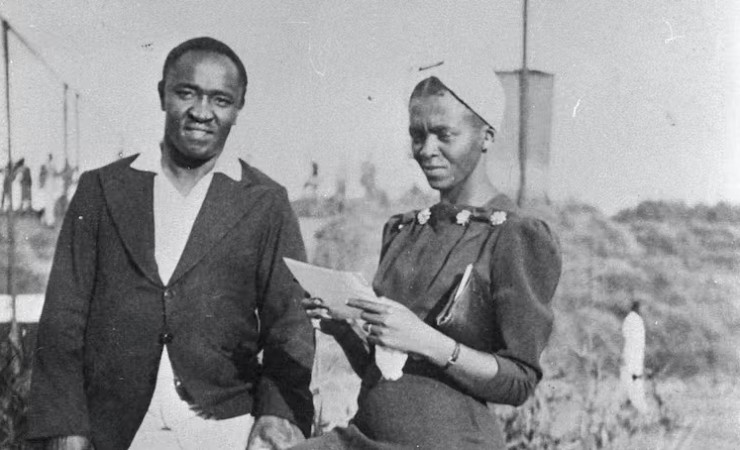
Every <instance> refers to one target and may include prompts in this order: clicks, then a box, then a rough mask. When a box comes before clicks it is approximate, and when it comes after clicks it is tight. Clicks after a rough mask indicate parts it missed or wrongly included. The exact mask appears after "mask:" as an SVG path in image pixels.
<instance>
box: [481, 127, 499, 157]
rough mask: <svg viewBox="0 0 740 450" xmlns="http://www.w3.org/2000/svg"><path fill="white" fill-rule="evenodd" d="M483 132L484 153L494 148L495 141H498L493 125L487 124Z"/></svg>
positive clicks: (482, 149)
mask: <svg viewBox="0 0 740 450" xmlns="http://www.w3.org/2000/svg"><path fill="white" fill-rule="evenodd" d="M481 132H482V133H483V146H482V148H481V151H482V152H483V153H485V152H487V151H488V150H491V149H493V143H494V142H495V141H496V130H494V129H493V127H491V126H489V125H486V126H485V127H483V130H481Z"/></svg>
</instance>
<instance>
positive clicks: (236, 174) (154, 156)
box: [131, 150, 242, 285]
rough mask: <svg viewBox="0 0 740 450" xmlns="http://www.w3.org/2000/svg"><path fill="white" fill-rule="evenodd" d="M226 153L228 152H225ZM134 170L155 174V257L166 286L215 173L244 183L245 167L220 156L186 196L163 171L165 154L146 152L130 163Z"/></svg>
mask: <svg viewBox="0 0 740 450" xmlns="http://www.w3.org/2000/svg"><path fill="white" fill-rule="evenodd" d="M224 153H226V150H224ZM131 168H133V169H136V170H141V171H144V172H154V174H155V177H154V204H153V207H154V258H155V260H156V261H157V267H158V269H159V277H160V278H161V279H162V282H163V283H164V284H165V285H166V284H167V283H169V280H170V277H172V274H173V272H174V271H175V267H177V263H178V262H179V261H180V257H181V256H182V252H183V250H185V244H187V242H188V238H189V237H190V231H191V230H192V229H193V224H194V223H195V218H196V217H197V216H198V212H199V211H200V208H201V206H203V201H204V200H205V198H206V194H207V193H208V188H209V187H210V185H211V180H213V174H214V173H216V172H218V173H223V174H224V175H226V176H228V177H229V178H232V179H233V180H235V181H239V180H241V175H242V168H241V164H240V163H239V160H238V159H237V158H236V157H234V156H233V155H230V154H223V153H222V154H221V155H220V156H219V158H218V160H216V165H215V166H214V168H213V170H211V171H210V172H208V174H206V176H204V177H203V178H201V179H200V180H199V181H198V183H197V184H196V185H195V186H194V187H193V189H192V190H191V191H190V192H189V193H188V195H187V196H183V195H182V194H180V192H178V191H177V189H176V188H175V186H174V185H173V184H172V183H171V182H170V181H169V180H168V179H167V177H166V176H165V174H164V171H163V170H162V154H161V151H157V152H152V151H149V152H146V151H145V152H143V153H142V154H140V155H139V157H138V158H136V159H135V160H134V162H133V163H131Z"/></svg>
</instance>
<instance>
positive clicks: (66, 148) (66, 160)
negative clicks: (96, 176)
mask: <svg viewBox="0 0 740 450" xmlns="http://www.w3.org/2000/svg"><path fill="white" fill-rule="evenodd" d="M62 86H63V89H64V98H63V106H62V107H63V110H62V120H63V126H64V134H63V139H64V141H63V142H64V147H63V148H64V165H65V166H66V165H67V164H68V163H69V126H68V124H67V122H68V119H67V109H68V102H67V97H68V93H69V86H68V85H67V83H63V84H62Z"/></svg>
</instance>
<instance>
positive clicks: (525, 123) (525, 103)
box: [517, 0, 529, 206]
mask: <svg viewBox="0 0 740 450" xmlns="http://www.w3.org/2000/svg"><path fill="white" fill-rule="evenodd" d="M522 9H523V11H522V70H521V72H519V193H518V195H517V204H518V205H519V206H524V204H525V203H526V201H527V198H526V196H527V194H526V191H527V145H528V143H527V131H528V128H529V95H528V93H529V69H528V68H527V0H523V4H522Z"/></svg>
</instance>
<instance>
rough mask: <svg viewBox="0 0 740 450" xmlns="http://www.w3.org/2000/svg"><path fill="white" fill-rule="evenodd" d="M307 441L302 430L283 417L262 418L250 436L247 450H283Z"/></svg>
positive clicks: (256, 422) (256, 423)
mask: <svg viewBox="0 0 740 450" xmlns="http://www.w3.org/2000/svg"><path fill="white" fill-rule="evenodd" d="M305 439H306V438H304V437H303V433H301V430H299V429H298V427H297V426H295V425H293V423H291V422H290V421H288V420H286V419H283V418H282V417H276V416H261V417H258V418H257V420H256V421H255V422H254V426H253V427H252V432H251V433H250V434H249V442H247V450H283V449H287V448H290V447H292V446H294V445H296V444H298V443H299V442H302V441H304V440H305Z"/></svg>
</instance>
